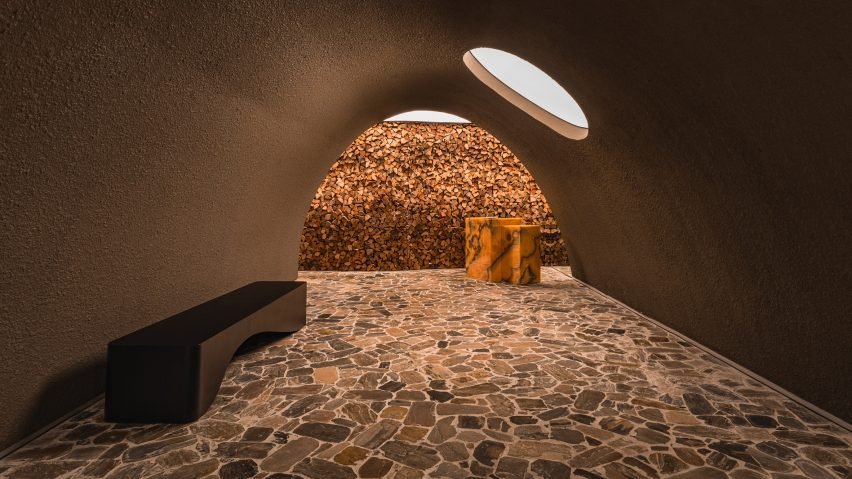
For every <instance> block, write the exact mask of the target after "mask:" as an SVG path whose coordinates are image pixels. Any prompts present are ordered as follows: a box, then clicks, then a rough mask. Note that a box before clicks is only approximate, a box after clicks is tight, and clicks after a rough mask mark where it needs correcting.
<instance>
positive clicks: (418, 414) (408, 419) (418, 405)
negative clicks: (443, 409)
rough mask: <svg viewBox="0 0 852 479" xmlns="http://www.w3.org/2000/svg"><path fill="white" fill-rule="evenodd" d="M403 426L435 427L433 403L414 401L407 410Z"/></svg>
mask: <svg viewBox="0 0 852 479" xmlns="http://www.w3.org/2000/svg"><path fill="white" fill-rule="evenodd" d="M404 424H407V425H417V426H427V427H431V426H434V425H435V403H433V402H429V401H415V402H413V403H411V407H409V408H408V415H406V416H405V421H404Z"/></svg>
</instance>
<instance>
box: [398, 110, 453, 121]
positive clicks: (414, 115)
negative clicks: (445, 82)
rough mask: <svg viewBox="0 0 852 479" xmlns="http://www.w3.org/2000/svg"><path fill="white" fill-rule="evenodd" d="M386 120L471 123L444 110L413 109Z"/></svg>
mask: <svg viewBox="0 0 852 479" xmlns="http://www.w3.org/2000/svg"><path fill="white" fill-rule="evenodd" d="M385 121H416V122H423V123H470V121H468V120H465V119H464V118H462V117H460V116H456V115H452V114H450V113H444V112H442V111H432V110H412V111H407V112H405V113H400V114H399V115H394V116H392V117H390V118H388V119H387V120H385Z"/></svg>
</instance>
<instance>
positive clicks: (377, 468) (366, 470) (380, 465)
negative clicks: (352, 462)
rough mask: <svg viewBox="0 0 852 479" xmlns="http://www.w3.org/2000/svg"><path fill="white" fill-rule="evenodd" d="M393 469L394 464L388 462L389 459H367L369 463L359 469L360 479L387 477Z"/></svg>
mask: <svg viewBox="0 0 852 479" xmlns="http://www.w3.org/2000/svg"><path fill="white" fill-rule="evenodd" d="M391 467H393V462H391V461H388V460H387V459H381V458H378V457H371V458H369V459H367V462H365V463H364V464H363V465H361V467H360V468H358V477H364V478H376V477H385V475H386V474H387V473H388V472H390V470H391Z"/></svg>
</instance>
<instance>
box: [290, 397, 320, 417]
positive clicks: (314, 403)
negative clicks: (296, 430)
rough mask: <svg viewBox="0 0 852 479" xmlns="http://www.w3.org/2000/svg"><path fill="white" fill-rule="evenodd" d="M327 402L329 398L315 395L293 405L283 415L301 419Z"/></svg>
mask: <svg viewBox="0 0 852 479" xmlns="http://www.w3.org/2000/svg"><path fill="white" fill-rule="evenodd" d="M327 401H328V397H327V396H323V395H320V394H314V395H311V396H307V397H303V398H301V399H299V400H297V401H296V402H294V403H293V404H291V405H290V406H289V407H288V408H287V409H285V410H284V412H283V413H282V414H283V415H284V416H287V417H299V416H301V415H303V414H305V413H308V412H310V411H313V410H314V409H317V408H319V407H320V406H322V405H323V404H325V403H326V402H327Z"/></svg>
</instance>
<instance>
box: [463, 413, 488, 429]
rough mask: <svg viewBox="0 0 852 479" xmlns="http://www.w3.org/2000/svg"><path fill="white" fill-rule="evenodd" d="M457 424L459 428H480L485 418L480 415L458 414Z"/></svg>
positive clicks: (483, 424) (483, 425)
mask: <svg viewBox="0 0 852 479" xmlns="http://www.w3.org/2000/svg"><path fill="white" fill-rule="evenodd" d="M458 425H459V427H460V428H461V429H482V428H483V427H485V418H484V417H482V416H459V420H458Z"/></svg>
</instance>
